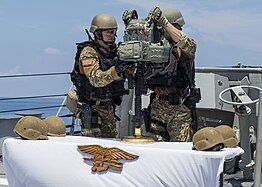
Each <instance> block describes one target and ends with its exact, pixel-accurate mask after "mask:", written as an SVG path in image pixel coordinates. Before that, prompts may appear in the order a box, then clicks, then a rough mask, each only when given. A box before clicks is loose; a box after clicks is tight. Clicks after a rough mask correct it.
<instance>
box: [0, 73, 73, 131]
mask: <svg viewBox="0 0 262 187" xmlns="http://www.w3.org/2000/svg"><path fill="white" fill-rule="evenodd" d="M61 75H70V72H53V73H32V74H17V75H0V79H10V78H23V77H40V76H61ZM72 87H73V85H72V86H71V87H70V89H72ZM57 97H64V99H63V101H62V103H61V104H60V105H47V106H39V107H26V108H21V109H17V108H14V109H9V110H1V111H0V114H6V113H14V112H22V111H30V110H42V109H51V108H58V110H57V113H56V114H54V115H56V116H59V117H62V118H73V114H71V113H68V114H65V115H60V113H61V110H62V109H63V108H64V107H66V105H65V103H66V94H65V93H63V94H49V95H33V96H23V97H9V98H0V104H1V101H12V100H29V99H38V98H57ZM72 125H73V124H72V123H71V124H67V125H66V127H67V128H71V127H72Z"/></svg>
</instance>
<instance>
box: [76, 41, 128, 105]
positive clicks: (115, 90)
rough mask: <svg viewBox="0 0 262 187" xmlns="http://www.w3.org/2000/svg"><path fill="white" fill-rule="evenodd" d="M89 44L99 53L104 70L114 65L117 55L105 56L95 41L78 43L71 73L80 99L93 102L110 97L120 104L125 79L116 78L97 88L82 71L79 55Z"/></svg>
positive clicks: (100, 63)
mask: <svg viewBox="0 0 262 187" xmlns="http://www.w3.org/2000/svg"><path fill="white" fill-rule="evenodd" d="M87 46H89V47H92V48H93V49H95V50H96V52H97V53H98V54H99V65H100V68H101V70H102V71H106V70H108V69H109V68H111V67H112V66H113V65H114V58H115V57H116V54H113V55H110V57H108V58H105V57H103V56H102V55H101V53H100V52H99V50H97V48H96V46H95V44H94V42H91V41H85V42H82V43H77V52H76V56H75V64H74V69H73V71H72V73H71V81H72V82H73V84H74V85H75V87H76V89H77V93H78V95H79V99H80V101H84V102H91V101H95V100H108V99H110V100H113V101H115V104H120V103H117V101H118V102H119V100H120V96H123V95H124V94H125V92H126V90H125V89H124V80H116V81H113V82H111V83H110V84H108V85H106V86H104V87H99V88H97V87H94V86H93V85H92V84H91V83H90V81H89V79H88V78H87V77H86V76H85V75H84V74H81V73H80V70H79V63H80V62H79V57H80V54H81V51H82V50H83V49H84V48H85V47H87ZM120 101H121V100H120Z"/></svg>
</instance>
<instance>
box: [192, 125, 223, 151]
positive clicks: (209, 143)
mask: <svg viewBox="0 0 262 187" xmlns="http://www.w3.org/2000/svg"><path fill="white" fill-rule="evenodd" d="M220 145H222V146H221V147H223V146H224V143H223V138H222V136H221V134H220V133H219V132H218V131H217V130H215V128H213V127H205V128H203V129H200V130H199V131H197V132H196V133H195V134H194V136H193V149H196V150H199V151H205V150H213V149H212V148H214V147H216V146H220ZM214 150H215V149H214Z"/></svg>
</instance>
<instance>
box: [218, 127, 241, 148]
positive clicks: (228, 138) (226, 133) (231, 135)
mask: <svg viewBox="0 0 262 187" xmlns="http://www.w3.org/2000/svg"><path fill="white" fill-rule="evenodd" d="M215 129H216V130H217V131H219V132H220V134H221V135H222V137H223V139H224V144H225V146H226V147H229V148H233V147H236V146H237V145H238V143H239V141H238V139H237V136H236V133H235V131H234V130H233V129H232V128H231V127H229V126H228V125H219V126H217V127H216V128H215Z"/></svg>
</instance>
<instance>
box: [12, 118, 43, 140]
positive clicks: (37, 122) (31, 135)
mask: <svg viewBox="0 0 262 187" xmlns="http://www.w3.org/2000/svg"><path fill="white" fill-rule="evenodd" d="M14 132H15V133H16V134H18V135H19V136H21V137H22V138H24V139H27V140H47V139H48V137H47V132H48V128H47V126H46V124H45V122H44V121H43V120H41V119H39V118H37V117H35V116H24V117H22V118H21V119H20V120H19V121H18V122H17V123H16V125H15V128H14Z"/></svg>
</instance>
